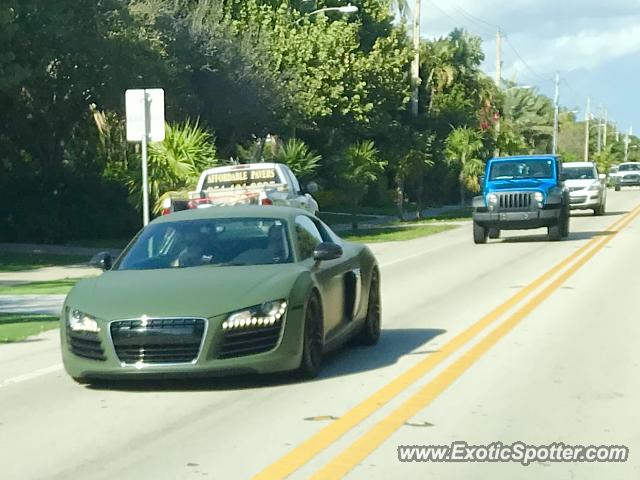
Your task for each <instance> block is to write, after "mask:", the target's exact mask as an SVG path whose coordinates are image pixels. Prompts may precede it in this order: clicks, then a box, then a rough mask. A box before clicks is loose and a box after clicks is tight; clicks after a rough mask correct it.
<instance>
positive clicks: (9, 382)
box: [0, 363, 62, 388]
mask: <svg viewBox="0 0 640 480" xmlns="http://www.w3.org/2000/svg"><path fill="white" fill-rule="evenodd" d="M59 370H62V364H61V363H58V364H56V365H51V366H50V367H45V368H41V369H39V370H34V371H33V372H29V373H25V374H23V375H18V376H17V377H12V378H8V379H6V380H3V381H2V382H0V388H4V387H8V386H9V385H15V384H16V383H22V382H26V381H28V380H33V379H34V378H38V377H42V376H43V375H47V374H49V373H53V372H57V371H59Z"/></svg>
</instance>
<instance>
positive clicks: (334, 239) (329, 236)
mask: <svg viewBox="0 0 640 480" xmlns="http://www.w3.org/2000/svg"><path fill="white" fill-rule="evenodd" d="M311 220H312V221H313V223H314V224H315V225H316V227H317V228H318V231H319V232H320V235H321V236H322V241H323V242H331V243H336V244H338V245H342V239H341V238H340V237H338V236H337V235H336V234H335V233H334V232H333V230H331V229H330V228H329V227H328V226H326V225H325V224H324V223H323V222H321V221H320V220H318V219H315V218H313V219H311Z"/></svg>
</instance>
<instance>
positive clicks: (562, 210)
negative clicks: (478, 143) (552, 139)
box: [473, 155, 569, 243]
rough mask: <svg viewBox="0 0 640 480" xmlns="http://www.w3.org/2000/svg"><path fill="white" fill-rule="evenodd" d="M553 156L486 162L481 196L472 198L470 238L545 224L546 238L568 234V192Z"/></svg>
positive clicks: (479, 240)
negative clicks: (547, 236) (547, 235)
mask: <svg viewBox="0 0 640 480" xmlns="http://www.w3.org/2000/svg"><path fill="white" fill-rule="evenodd" d="M562 177H563V175H562V166H561V163H560V160H559V158H558V157H557V156H555V155H528V156H518V157H499V158H493V159H491V160H489V161H488V162H487V167H486V169H485V176H484V179H483V180H482V186H483V191H482V195H481V196H478V197H475V198H474V199H473V241H474V242H475V243H486V242H487V237H488V238H499V237H500V230H524V229H530V228H541V227H547V231H548V233H549V240H554V241H556V240H560V239H561V238H565V237H567V236H568V235H569V193H568V191H567V189H566V188H564V186H563V183H562V181H563V178H562Z"/></svg>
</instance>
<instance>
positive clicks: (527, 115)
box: [504, 88, 553, 153]
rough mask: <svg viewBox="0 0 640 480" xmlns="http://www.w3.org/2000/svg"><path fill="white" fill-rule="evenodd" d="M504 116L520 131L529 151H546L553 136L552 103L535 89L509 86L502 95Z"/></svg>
mask: <svg viewBox="0 0 640 480" xmlns="http://www.w3.org/2000/svg"><path fill="white" fill-rule="evenodd" d="M504 118H505V119H506V120H507V121H510V122H511V123H512V125H513V128H514V130H515V131H517V132H518V133H520V134H521V135H522V136H523V137H524V139H525V141H526V143H527V145H528V147H529V152H530V153H534V152H535V151H536V150H537V149H543V150H545V151H546V149H547V147H548V145H549V143H550V142H551V138H552V137H553V103H552V101H551V99H550V98H548V97H545V96H544V95H540V94H538V93H537V92H536V90H535V89H527V88H510V89H507V90H506V92H505V97H504Z"/></svg>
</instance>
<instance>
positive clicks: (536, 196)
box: [533, 192, 544, 203]
mask: <svg viewBox="0 0 640 480" xmlns="http://www.w3.org/2000/svg"><path fill="white" fill-rule="evenodd" d="M533 198H534V199H535V201H536V202H538V203H542V202H544V195H543V194H542V192H536V193H534V194H533Z"/></svg>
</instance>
